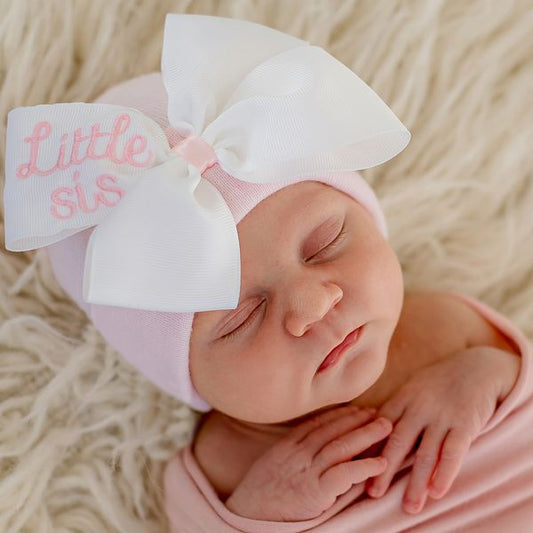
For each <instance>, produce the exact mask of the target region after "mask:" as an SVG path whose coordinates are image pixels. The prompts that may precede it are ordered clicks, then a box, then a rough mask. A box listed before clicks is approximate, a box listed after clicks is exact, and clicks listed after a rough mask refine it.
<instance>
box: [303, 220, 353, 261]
mask: <svg viewBox="0 0 533 533" xmlns="http://www.w3.org/2000/svg"><path fill="white" fill-rule="evenodd" d="M344 235H346V229H345V226H344V224H343V226H342V228H341V231H340V232H339V234H338V235H337V236H336V237H335V239H334V240H333V241H331V242H330V243H329V244H328V245H327V246H325V247H324V248H322V250H320V251H319V252H317V253H316V254H315V255H312V256H311V257H310V258H309V259H312V258H313V257H317V256H319V255H320V254H322V252H326V251H329V250H331V248H334V247H335V246H337V245H338V244H339V243H340V241H341V240H342V237H343V236H344Z"/></svg>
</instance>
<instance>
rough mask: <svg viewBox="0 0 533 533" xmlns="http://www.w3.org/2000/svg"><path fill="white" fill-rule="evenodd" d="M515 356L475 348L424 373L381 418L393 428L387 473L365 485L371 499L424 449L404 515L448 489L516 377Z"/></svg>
mask: <svg viewBox="0 0 533 533" xmlns="http://www.w3.org/2000/svg"><path fill="white" fill-rule="evenodd" d="M518 370H519V363H518V361H517V358H516V356H514V355H512V354H508V353H506V352H503V351H502V350H498V349H496V348H492V347H489V346H477V347H474V348H469V349H467V350H464V351H461V352H459V353H458V354H455V355H452V356H450V357H447V358H446V359H444V360H441V361H439V362H437V363H435V364H433V365H430V366H428V367H425V368H422V369H421V370H420V371H418V372H417V373H416V374H415V375H414V376H412V377H411V378H410V379H409V381H407V382H406V383H405V384H404V385H403V386H402V387H400V389H399V390H398V392H396V393H395V394H394V395H393V396H392V397H391V398H390V399H389V400H388V401H387V402H386V403H385V404H383V405H382V407H381V408H380V410H379V412H378V414H379V415H382V416H385V417H387V418H388V419H390V420H391V421H392V422H393V423H394V430H393V432H392V433H391V435H390V437H389V438H388V439H387V443H386V445H385V447H384V449H383V452H382V453H383V456H384V457H386V458H387V461H388V465H387V469H386V471H385V472H384V473H383V474H381V475H379V476H377V477H376V478H375V479H374V480H372V481H371V482H369V483H368V484H367V491H368V494H369V495H370V496H372V497H380V496H382V495H383V494H384V493H385V492H386V490H387V488H388V486H389V484H390V481H391V479H392V477H393V476H394V474H395V473H396V472H397V471H398V470H399V466H400V465H401V463H402V462H403V460H404V459H405V457H406V456H407V455H408V454H409V452H410V451H411V450H412V449H413V447H414V446H415V444H416V441H417V439H418V438H419V436H420V435H421V433H423V436H422V437H421V441H420V445H419V447H418V449H417V450H416V453H415V462H414V464H413V469H412V472H411V477H410V479H409V485H408V487H407V490H406V492H405V495H404V509H405V510H406V511H407V512H410V513H417V512H419V511H420V510H421V509H422V508H423V506H424V504H425V502H426V499H427V496H428V495H429V496H431V497H432V498H434V499H437V498H441V497H442V496H444V494H446V492H447V491H448V490H449V489H450V486H451V484H452V482H453V481H454V479H455V478H456V476H457V474H458V472H459V469H460V466H461V464H462V462H463V459H464V457H465V455H466V453H467V451H468V449H469V448H470V444H471V443H472V441H473V440H474V439H475V438H476V437H477V436H478V435H479V433H480V432H481V430H482V429H483V427H484V426H485V425H486V423H487V422H488V420H489V419H490V417H491V415H492V414H493V413H494V410H495V408H496V405H497V402H498V400H501V399H503V397H504V394H505V393H507V392H509V390H510V389H511V387H512V384H513V383H514V380H515V378H516V376H517V374H518Z"/></svg>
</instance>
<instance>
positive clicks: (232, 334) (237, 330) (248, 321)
mask: <svg viewBox="0 0 533 533" xmlns="http://www.w3.org/2000/svg"><path fill="white" fill-rule="evenodd" d="M265 302H266V300H263V301H262V302H261V303H260V304H259V305H258V306H257V307H256V308H255V309H254V310H253V311H252V312H251V313H250V315H248V318H247V319H246V320H245V321H244V322H243V323H242V324H241V325H240V326H239V327H238V328H235V329H234V330H233V331H230V332H229V333H226V335H222V337H220V338H221V339H224V340H226V339H231V338H233V337H235V336H236V335H238V334H239V333H241V332H242V331H243V330H245V329H246V328H247V327H248V326H249V325H250V324H251V323H252V322H253V321H254V318H255V315H256V314H257V311H258V310H259V308H260V307H261V306H262V305H263V304H264V303H265Z"/></svg>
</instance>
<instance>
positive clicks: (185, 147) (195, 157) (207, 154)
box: [172, 135, 218, 174]
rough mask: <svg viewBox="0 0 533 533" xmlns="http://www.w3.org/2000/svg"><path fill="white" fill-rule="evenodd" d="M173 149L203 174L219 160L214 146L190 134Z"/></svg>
mask: <svg viewBox="0 0 533 533" xmlns="http://www.w3.org/2000/svg"><path fill="white" fill-rule="evenodd" d="M172 151H173V152H176V153H178V154H180V155H181V156H182V157H183V158H184V159H186V160H187V161H188V162H189V163H190V164H191V165H194V166H195V167H197V168H198V170H199V171H200V174H202V173H203V172H204V171H205V170H207V169H208V168H210V167H212V166H213V165H214V164H215V163H216V162H217V161H218V160H217V156H216V154H215V151H214V150H213V148H212V147H211V146H210V145H209V144H208V143H206V142H205V141H204V140H203V139H202V138H201V137H197V136H196V135H189V136H188V137H186V138H185V139H184V140H183V141H182V142H181V143H179V144H176V145H175V146H173V147H172Z"/></svg>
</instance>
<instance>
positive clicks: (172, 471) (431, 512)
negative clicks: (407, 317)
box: [164, 293, 533, 533]
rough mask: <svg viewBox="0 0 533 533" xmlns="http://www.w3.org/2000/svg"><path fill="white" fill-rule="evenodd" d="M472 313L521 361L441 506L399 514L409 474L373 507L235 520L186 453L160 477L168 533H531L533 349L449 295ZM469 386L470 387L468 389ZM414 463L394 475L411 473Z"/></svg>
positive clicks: (351, 504) (343, 502)
mask: <svg viewBox="0 0 533 533" xmlns="http://www.w3.org/2000/svg"><path fill="white" fill-rule="evenodd" d="M452 294H454V295H455V296H456V297H458V298H460V299H463V300H464V301H466V302H467V303H469V304H470V305H472V307H474V308H475V309H477V310H478V311H479V312H480V313H481V315H483V316H485V317H486V318H487V319H488V320H489V321H490V322H492V323H493V324H494V325H495V326H496V327H498V328H499V330H500V331H501V332H502V333H503V334H504V335H506V336H507V337H508V338H509V340H511V341H514V344H515V345H516V347H517V348H518V349H519V351H520V353H521V363H522V364H521V368H520V373H519V376H518V379H517V381H516V383H515V386H514V387H513V389H512V391H511V392H510V393H509V395H508V396H507V397H506V398H505V400H504V401H503V402H502V403H501V404H500V405H499V406H498V408H497V409H496V411H495V412H494V414H493V416H492V417H491V419H490V420H489V421H488V423H487V425H486V426H485V428H484V429H483V431H482V432H481V434H480V435H479V436H478V438H477V439H476V440H475V441H474V442H473V443H472V445H471V448H470V450H469V452H468V454H467V456H466V458H465V461H464V463H463V465H462V467H461V470H460V473H459V475H458V477H457V478H456V479H455V482H454V483H453V485H452V487H451V489H450V491H449V492H448V493H447V494H446V495H445V496H444V497H443V498H442V499H440V500H433V499H431V498H428V500H427V503H426V505H425V507H424V509H423V510H422V511H421V512H420V513H418V514H415V515H411V514H408V513H406V512H404V511H403V510H402V498H403V495H404V493H405V489H406V487H407V482H408V480H409V474H410V471H411V468H407V469H406V470H405V471H404V472H400V473H398V474H397V476H399V477H398V478H397V480H396V481H394V482H393V483H392V484H391V486H390V487H389V490H388V491H387V493H386V494H385V495H384V496H383V497H382V498H380V499H376V500H374V499H372V498H370V497H368V496H366V494H365V493H364V491H363V489H362V488H361V487H359V486H354V487H352V489H351V490H350V491H348V492H347V493H346V494H344V495H343V496H342V497H340V498H339V499H338V500H337V502H336V503H335V505H334V506H333V507H331V508H330V509H329V510H328V511H327V512H325V513H323V514H322V515H320V516H319V517H317V518H315V519H312V520H306V521H301V522H268V521H261V520H251V519H247V518H243V517H240V516H238V515H236V514H234V513H232V512H231V511H229V510H228V509H227V508H226V507H225V506H224V504H223V503H222V502H221V501H220V499H219V498H218V497H217V495H216V493H215V491H214V489H213V488H212V487H211V485H210V484H209V482H208V481H207V479H206V477H205V476H204V474H203V473H202V471H201V470H200V468H199V466H198V463H197V462H196V460H195V458H194V456H193V454H192V451H191V450H192V448H191V445H189V446H187V447H186V448H183V449H181V450H180V451H179V452H178V453H177V455H175V456H174V457H173V458H172V459H171V460H170V461H169V462H168V463H167V465H166V468H165V472H164V486H165V508H166V512H167V516H168V518H169V522H170V524H171V526H170V531H171V532H172V533H178V532H179V533H213V532H217V533H224V532H228V533H229V532H234V531H241V532H249V533H289V532H291V533H293V532H299V531H317V532H320V533H358V532H361V533H392V532H399V531H420V532H431V533H440V532H448V533H451V532H454V533H455V532H469V533H502V532H506V533H525V532H529V531H533V367H532V365H533V348H532V346H531V344H530V343H529V341H528V339H527V338H526V337H525V336H524V335H523V333H522V332H521V331H520V330H519V329H518V328H516V326H514V325H513V324H512V323H511V322H510V321H509V320H508V319H506V318H505V317H504V316H502V315H501V314H499V313H497V312H496V311H494V310H493V309H491V308H489V307H488V306H486V305H485V304H483V303H481V302H479V301H478V300H475V299H473V298H470V297H467V296H464V295H460V294H457V293H452ZM473 386H475V384H473ZM413 461H414V457H410V458H409V459H408V460H406V461H404V463H403V464H402V465H401V468H400V470H403V469H404V468H406V467H410V466H411V465H412V463H413Z"/></svg>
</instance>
